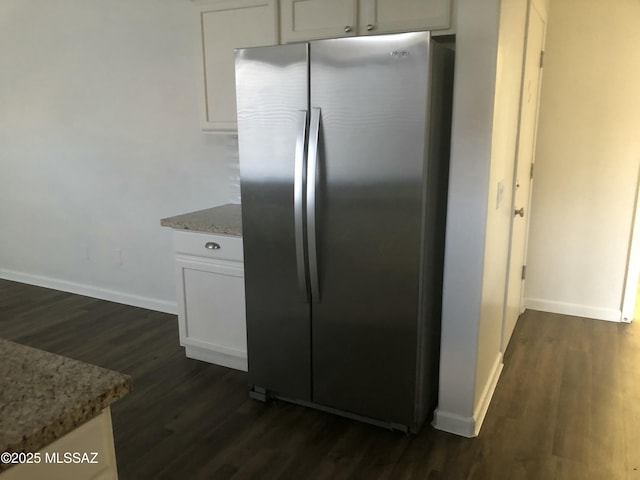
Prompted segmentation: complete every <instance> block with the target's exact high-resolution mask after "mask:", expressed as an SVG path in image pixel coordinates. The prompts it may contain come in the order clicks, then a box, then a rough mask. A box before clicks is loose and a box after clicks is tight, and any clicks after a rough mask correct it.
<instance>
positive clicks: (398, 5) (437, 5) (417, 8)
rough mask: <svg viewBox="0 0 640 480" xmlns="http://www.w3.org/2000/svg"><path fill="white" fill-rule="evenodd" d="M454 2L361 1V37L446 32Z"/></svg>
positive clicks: (359, 26)
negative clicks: (416, 31) (432, 31)
mask: <svg viewBox="0 0 640 480" xmlns="http://www.w3.org/2000/svg"><path fill="white" fill-rule="evenodd" d="M450 15H451V5H450V0H360V12H359V22H358V34H359V35H368V34H376V33H395V32H408V31H413V30H444V29H447V28H449V26H450Z"/></svg>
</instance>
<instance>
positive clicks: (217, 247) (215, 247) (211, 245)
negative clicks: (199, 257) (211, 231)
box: [204, 242, 220, 250]
mask: <svg viewBox="0 0 640 480" xmlns="http://www.w3.org/2000/svg"><path fill="white" fill-rule="evenodd" d="M204 248H207V249H209V250H220V244H218V243H216V242H207V243H205V244H204Z"/></svg>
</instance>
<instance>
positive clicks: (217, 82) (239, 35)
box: [194, 0, 278, 132]
mask: <svg viewBox="0 0 640 480" xmlns="http://www.w3.org/2000/svg"><path fill="white" fill-rule="evenodd" d="M194 3H195V4H196V5H197V6H198V8H199V13H200V26H201V39H200V40H201V42H200V43H201V46H202V61H201V62H200V63H201V65H202V69H203V72H202V76H201V77H200V81H201V82H202V83H201V85H202V89H201V91H202V95H201V98H202V99H203V101H202V103H203V108H202V110H203V114H202V129H203V130H205V131H214V132H233V131H236V130H237V128H238V127H237V121H236V90H235V49H236V48H242V47H256V46H261V45H275V44H277V43H278V30H277V22H278V15H277V14H278V11H277V0H207V1H205V0H197V1H195V2H194Z"/></svg>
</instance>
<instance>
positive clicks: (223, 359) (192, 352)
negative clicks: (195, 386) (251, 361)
mask: <svg viewBox="0 0 640 480" xmlns="http://www.w3.org/2000/svg"><path fill="white" fill-rule="evenodd" d="M185 354H186V355H187V357H189V358H193V359H195V360H201V361H203V362H208V363H213V364H215V365H222V366H223V367H228V368H233V369H235V370H241V371H243V372H246V371H248V370H249V368H248V367H249V365H248V361H247V356H246V355H244V356H243V355H231V354H229V353H225V352H214V351H212V350H207V349H205V348H200V347H194V346H192V345H187V346H185Z"/></svg>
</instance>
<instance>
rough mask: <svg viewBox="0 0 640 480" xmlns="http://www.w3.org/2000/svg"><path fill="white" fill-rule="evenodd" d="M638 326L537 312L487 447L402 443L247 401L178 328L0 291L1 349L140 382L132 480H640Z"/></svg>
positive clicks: (125, 403)
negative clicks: (53, 357) (16, 348)
mask: <svg viewBox="0 0 640 480" xmlns="http://www.w3.org/2000/svg"><path fill="white" fill-rule="evenodd" d="M637 323H638V322H636V323H635V324H631V325H626V324H616V323H608V322H600V321H594V320H587V319H583V318H576V317H568V316H562V315H554V314H548V313H540V312H533V311H528V312H527V313H525V315H524V316H523V317H522V318H521V319H520V321H519V322H518V325H517V327H516V330H515V332H514V334H513V338H512V340H511V345H510V347H509V349H508V351H507V353H506V355H505V368H504V370H503V372H502V377H501V379H500V382H499V384H498V387H497V389H496V392H495V395H494V399H493V402H492V404H491V406H490V408H489V412H488V414H487V418H486V420H485V423H484V426H483V428H482V431H481V433H480V436H479V437H478V438H475V439H466V438H460V437H456V436H454V435H450V434H447V433H444V432H440V431H437V430H434V429H433V428H432V427H430V426H427V427H425V428H424V429H423V431H422V432H421V433H420V434H419V435H416V436H406V435H404V434H401V433H397V432H390V431H387V430H384V429H381V428H378V427H373V426H370V425H364V424H360V423H357V422H355V421H352V420H348V419H344V418H340V417H335V416H332V415H329V414H325V413H321V412H317V411H314V410H310V409H305V408H303V407H298V406H294V405H289V404H286V403H282V402H274V403H270V404H266V405H265V404H262V403H260V402H258V401H255V400H250V399H249V398H248V395H247V379H246V374H244V373H242V372H237V371H235V370H230V369H226V368H223V367H218V366H215V365H209V364H206V363H204V362H199V361H196V360H190V359H187V358H185V357H184V352H183V350H182V348H180V347H179V345H178V333H177V331H178V328H177V320H176V317H175V316H173V315H167V314H163V313H158V312H153V311H149V310H144V309H140V308H135V307H129V306H124V305H119V304H115V303H111V302H105V301H101V300H96V299H93V298H88V297H82V296H78V295H73V294H68V293H63V292H58V291H55V290H48V289H44V288H40V287H34V286H29V285H23V284H19V283H14V282H9V281H5V280H0V337H3V338H7V339H9V340H13V341H16V342H19V343H23V344H27V345H31V346H35V347H37V348H41V349H44V350H48V351H51V352H55V353H58V354H62V355H66V356H69V357H72V358H76V359H79V360H83V361H86V362H90V363H94V364H97V365H101V366H103V367H107V368H111V369H113V370H117V371H121V372H124V373H127V374H129V375H131V376H132V377H133V391H132V393H131V394H130V395H129V396H127V397H125V398H124V399H122V400H121V401H119V402H118V403H116V404H114V405H113V408H112V415H113V426H114V433H115V443H116V454H117V458H118V468H119V473H120V478H121V479H122V480H129V479H215V480H218V479H220V480H223V479H252V478H256V479H324V478H329V479H332V480H338V479H367V480H372V479H393V480H396V479H430V480H434V479H453V480H460V479H481V480H486V479H509V480H513V479H518V480H520V479H536V480H537V479H545V480H546V479H571V480H573V479H607V480H611V479H640V325H638V324H637ZM1 360H2V359H0V361H1Z"/></svg>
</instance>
